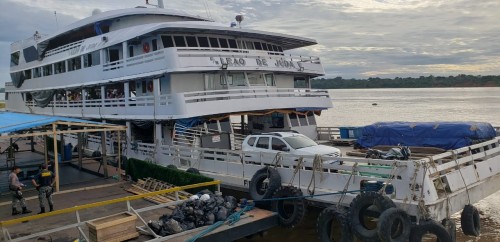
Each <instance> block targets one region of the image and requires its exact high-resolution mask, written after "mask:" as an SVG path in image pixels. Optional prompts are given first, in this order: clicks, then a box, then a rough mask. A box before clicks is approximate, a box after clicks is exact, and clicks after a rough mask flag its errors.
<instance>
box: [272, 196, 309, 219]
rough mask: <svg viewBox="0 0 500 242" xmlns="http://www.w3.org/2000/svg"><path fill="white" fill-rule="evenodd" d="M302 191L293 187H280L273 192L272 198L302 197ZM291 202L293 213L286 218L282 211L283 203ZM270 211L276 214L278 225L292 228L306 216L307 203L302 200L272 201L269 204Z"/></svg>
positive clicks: (284, 212)
mask: <svg viewBox="0 0 500 242" xmlns="http://www.w3.org/2000/svg"><path fill="white" fill-rule="evenodd" d="M302 196H303V195H302V191H301V190H300V189H298V188H295V187H293V186H285V187H280V188H278V190H276V192H274V194H273V196H272V198H286V197H302ZM285 201H293V211H292V213H291V215H290V216H287V214H286V211H284V208H283V203H284V202H285ZM271 207H272V210H273V211H274V212H276V213H278V219H279V224H280V225H281V226H282V227H285V228H293V227H295V226H297V225H299V224H300V223H301V222H302V220H304V217H305V216H306V209H307V202H306V200H305V199H304V198H298V199H293V200H292V199H290V200H273V201H272V202H271Z"/></svg>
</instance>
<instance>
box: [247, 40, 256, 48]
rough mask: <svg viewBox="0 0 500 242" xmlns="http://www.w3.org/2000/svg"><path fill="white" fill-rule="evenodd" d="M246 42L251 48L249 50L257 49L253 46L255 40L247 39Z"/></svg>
mask: <svg viewBox="0 0 500 242" xmlns="http://www.w3.org/2000/svg"><path fill="white" fill-rule="evenodd" d="M246 44H247V49H249V50H255V47H254V46H253V42H252V41H247V42H246Z"/></svg>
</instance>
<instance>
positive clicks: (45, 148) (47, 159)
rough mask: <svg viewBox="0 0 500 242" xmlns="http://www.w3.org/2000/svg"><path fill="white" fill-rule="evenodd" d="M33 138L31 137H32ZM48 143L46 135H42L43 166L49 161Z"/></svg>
mask: <svg viewBox="0 0 500 242" xmlns="http://www.w3.org/2000/svg"><path fill="white" fill-rule="evenodd" d="M32 137H33V136H32ZM48 141H49V138H48V137H47V135H44V136H43V143H44V145H43V146H44V147H43V155H44V159H45V165H48V161H49V150H48V147H47V145H48V143H49V142H48Z"/></svg>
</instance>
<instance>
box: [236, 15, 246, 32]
mask: <svg viewBox="0 0 500 242" xmlns="http://www.w3.org/2000/svg"><path fill="white" fill-rule="evenodd" d="M235 19H236V22H238V26H239V27H240V29H241V22H243V19H245V18H244V17H243V15H241V14H239V15H236V18H235Z"/></svg>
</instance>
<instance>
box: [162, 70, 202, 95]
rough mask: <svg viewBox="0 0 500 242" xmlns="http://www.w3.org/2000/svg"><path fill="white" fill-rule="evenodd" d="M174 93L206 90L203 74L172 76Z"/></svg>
mask: <svg viewBox="0 0 500 242" xmlns="http://www.w3.org/2000/svg"><path fill="white" fill-rule="evenodd" d="M170 85H171V88H172V93H176V92H196V91H202V90H204V89H205V83H204V80H203V74H201V73H186V74H172V75H171V84H170Z"/></svg>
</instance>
